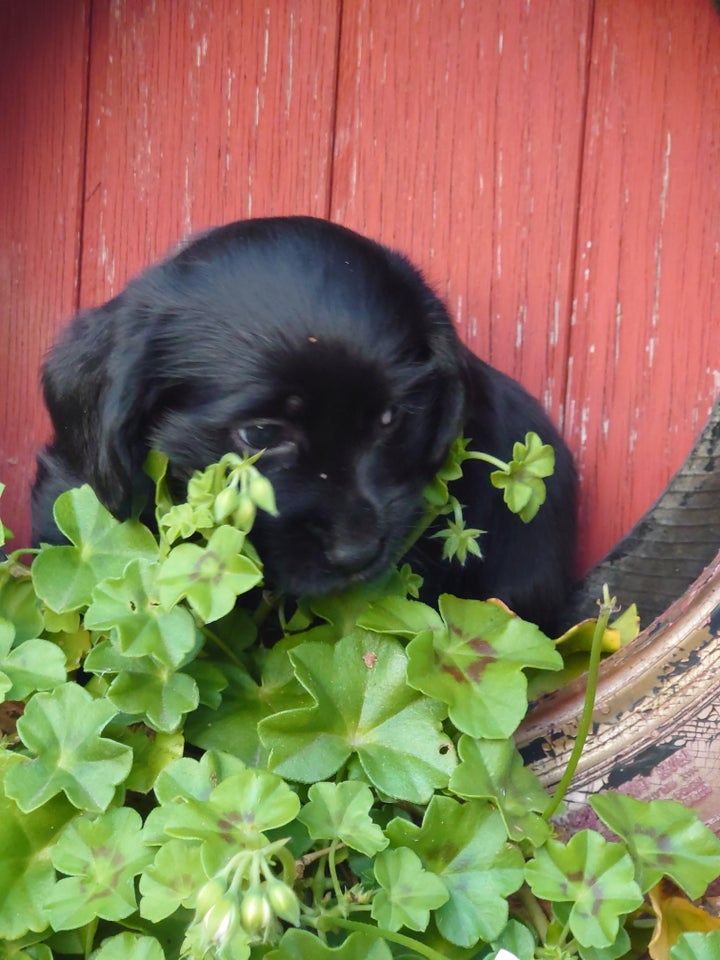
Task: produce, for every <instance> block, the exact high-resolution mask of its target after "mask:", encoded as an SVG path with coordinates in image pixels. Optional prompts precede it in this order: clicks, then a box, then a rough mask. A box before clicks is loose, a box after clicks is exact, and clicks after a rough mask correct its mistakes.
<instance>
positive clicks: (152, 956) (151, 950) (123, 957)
mask: <svg viewBox="0 0 720 960" xmlns="http://www.w3.org/2000/svg"><path fill="white" fill-rule="evenodd" d="M91 960H165V953H164V952H163V948H162V947H161V946H160V944H159V943H158V941H157V940H156V939H155V937H146V936H141V935H140V934H138V933H119V934H117V936H115V937H109V938H108V939H107V940H103V942H102V943H101V944H100V949H99V950H96V951H95V953H93V954H92V958H91Z"/></svg>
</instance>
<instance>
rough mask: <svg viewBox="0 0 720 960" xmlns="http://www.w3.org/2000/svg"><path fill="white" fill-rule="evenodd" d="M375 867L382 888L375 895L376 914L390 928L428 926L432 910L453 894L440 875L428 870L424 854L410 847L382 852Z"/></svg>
mask: <svg viewBox="0 0 720 960" xmlns="http://www.w3.org/2000/svg"><path fill="white" fill-rule="evenodd" d="M374 871H375V877H376V879H377V882H378V883H379V884H380V890H379V891H378V892H377V893H376V894H375V896H374V898H373V904H372V917H373V919H374V920H377V922H378V924H379V925H380V926H381V927H387V928H388V929H389V930H399V929H400V928H401V927H409V928H410V929H411V930H425V928H426V927H427V925H428V923H429V922H430V911H431V910H436V909H437V908H438V907H441V906H442V905H443V904H444V903H446V902H447V900H448V898H449V896H450V895H449V893H448V890H447V887H446V886H445V884H444V883H443V881H442V880H441V879H440V877H439V876H438V875H437V874H436V873H428V871H427V870H425V868H424V867H423V865H422V861H421V860H420V857H418V855H417V854H416V853H413V852H412V850H408V848H407V847H398V849H397V850H385V851H383V852H382V853H380V854H378V856H377V857H376V858H375V863H374Z"/></svg>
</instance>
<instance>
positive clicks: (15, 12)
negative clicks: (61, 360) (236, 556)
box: [0, 0, 88, 546]
mask: <svg viewBox="0 0 720 960" xmlns="http://www.w3.org/2000/svg"><path fill="white" fill-rule="evenodd" d="M87 6H88V4H87V3H85V2H79V0H78V2H69V0H62V2H58V0H27V2H24V3H22V4H17V3H3V4H0V118H2V119H1V121H0V122H1V123H2V136H1V137H0V211H2V215H1V216H0V291H1V292H2V307H1V308H0V309H1V310H2V314H1V316H0V384H1V385H2V386H1V387H0V390H1V392H0V397H1V398H2V400H1V402H0V480H2V482H3V483H5V484H6V485H7V489H6V490H5V493H4V494H3V497H2V501H1V503H0V508H1V511H2V517H3V520H4V521H5V523H6V524H7V525H8V526H9V527H10V528H11V529H12V530H13V531H14V533H15V536H16V543H17V544H18V545H23V546H26V545H28V544H29V542H30V510H29V493H30V483H31V481H32V478H33V476H34V474H35V450H36V448H37V447H38V446H39V445H40V444H41V443H42V442H43V440H44V439H45V438H46V436H47V433H48V430H49V426H48V419H47V416H46V414H45V411H44V408H43V406H42V403H41V400H40V389H39V374H38V371H39V367H40V361H41V359H42V356H43V354H44V353H45V351H46V349H47V347H48V346H49V344H50V343H51V341H52V339H53V337H54V335H55V332H56V331H57V330H58V328H59V326H60V325H61V323H63V322H64V320H65V319H66V318H67V317H68V316H69V315H70V314H71V313H73V311H74V310H75V308H76V305H77V268H78V256H79V249H80V215H81V205H80V196H81V188H82V173H83V154H84V133H85V130H84V127H85V94H86V82H87V49H88V29H87V25H88V15H87ZM38 24H41V25H42V28H41V29H38Z"/></svg>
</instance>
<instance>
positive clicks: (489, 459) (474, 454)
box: [465, 450, 510, 472]
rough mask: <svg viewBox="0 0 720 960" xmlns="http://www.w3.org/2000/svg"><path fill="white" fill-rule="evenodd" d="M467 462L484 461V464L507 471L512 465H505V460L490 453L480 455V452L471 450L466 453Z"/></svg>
mask: <svg viewBox="0 0 720 960" xmlns="http://www.w3.org/2000/svg"><path fill="white" fill-rule="evenodd" d="M465 459H466V460H482V461H483V463H489V464H490V466H491V467H497V468H498V470H503V471H505V472H506V471H507V470H508V469H509V468H510V464H508V463H505V461H504V460H499V459H498V458H497V457H493V456H492V455H491V454H489V453H480V451H479V450H470V451H468V452H466V453H465Z"/></svg>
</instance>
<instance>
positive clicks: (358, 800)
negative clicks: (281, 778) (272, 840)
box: [298, 780, 388, 857]
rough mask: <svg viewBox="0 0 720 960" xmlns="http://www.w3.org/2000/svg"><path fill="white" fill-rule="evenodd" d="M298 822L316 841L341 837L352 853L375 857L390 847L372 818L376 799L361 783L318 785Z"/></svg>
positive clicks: (312, 791)
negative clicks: (357, 852)
mask: <svg viewBox="0 0 720 960" xmlns="http://www.w3.org/2000/svg"><path fill="white" fill-rule="evenodd" d="M308 798H309V802H308V803H306V804H305V806H304V807H303V808H302V810H301V811H300V813H299V814H298V820H300V821H301V822H302V823H304V824H305V826H306V827H307V829H308V833H309V834H310V836H311V837H312V838H313V839H314V840H321V839H322V840H332V839H334V838H336V837H337V838H339V839H340V840H342V841H343V843H345V844H347V846H349V847H352V849H353V850H359V851H360V852H361V853H364V854H365V855H366V856H368V857H372V856H373V855H374V854H376V853H377V852H378V850H383V849H384V848H385V847H386V846H387V843H388V841H387V837H385V836H384V834H383V832H382V830H381V829H380V827H379V826H378V825H377V824H376V823H373V821H372V819H371V817H370V810H371V808H372V805H373V802H374V797H373V795H372V791H371V790H370V787H368V786H367V784H365V783H362V782H360V781H359V780H347V781H344V782H343V783H315V784H313V786H312V787H310V789H309V791H308Z"/></svg>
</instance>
